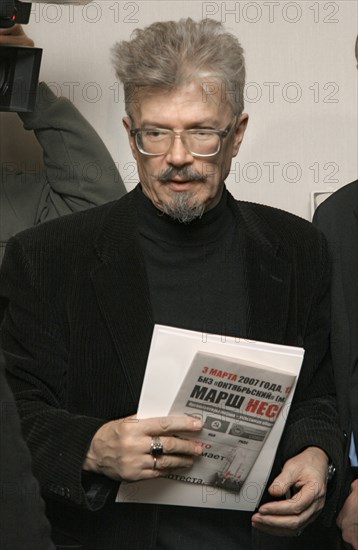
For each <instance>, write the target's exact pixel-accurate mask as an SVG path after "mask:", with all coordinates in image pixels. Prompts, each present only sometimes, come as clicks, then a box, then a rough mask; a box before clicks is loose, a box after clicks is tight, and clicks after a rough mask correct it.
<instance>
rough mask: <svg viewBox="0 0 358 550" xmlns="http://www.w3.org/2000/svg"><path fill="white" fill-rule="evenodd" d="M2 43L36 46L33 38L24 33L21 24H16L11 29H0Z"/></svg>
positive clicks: (0, 42) (0, 41)
mask: <svg viewBox="0 0 358 550" xmlns="http://www.w3.org/2000/svg"><path fill="white" fill-rule="evenodd" d="M0 44H11V45H13V46H31V47H33V46H34V42H33V40H31V38H29V37H28V36H27V34H25V33H24V30H23V28H22V26H21V25H14V26H13V27H11V29H0Z"/></svg>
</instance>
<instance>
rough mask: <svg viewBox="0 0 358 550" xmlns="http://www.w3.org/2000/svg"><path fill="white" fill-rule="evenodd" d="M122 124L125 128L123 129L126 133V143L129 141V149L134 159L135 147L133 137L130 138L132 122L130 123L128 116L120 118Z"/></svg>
mask: <svg viewBox="0 0 358 550" xmlns="http://www.w3.org/2000/svg"><path fill="white" fill-rule="evenodd" d="M122 122H123V126H124V127H125V129H126V131H127V135H128V141H129V145H130V148H131V150H132V155H133V157H134V158H135V159H136V155H137V148H136V145H135V143H134V137H133V136H131V128H132V121H131V119H130V117H129V116H125V117H123V118H122Z"/></svg>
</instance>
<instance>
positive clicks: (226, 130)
mask: <svg viewBox="0 0 358 550" xmlns="http://www.w3.org/2000/svg"><path fill="white" fill-rule="evenodd" d="M236 120H237V116H235V117H234V118H233V119H232V121H231V122H230V124H229V125H228V126H227V127H226V128H224V130H212V129H210V128H189V129H188V130H181V131H180V132H175V131H174V130H171V129H170V128H147V130H150V131H152V132H155V131H156V130H157V131H158V132H163V131H164V132H168V134H169V135H171V138H172V139H171V143H170V146H169V147H168V149H167V151H165V153H148V152H147V151H143V149H141V147H140V145H139V143H138V134H140V132H142V131H143V130H144V128H133V129H131V130H130V131H129V132H130V135H131V136H132V137H134V143H135V144H136V147H137V149H138V151H139V152H140V153H142V155H146V156H148V157H161V156H163V155H166V154H167V153H168V151H170V149H171V148H172V147H173V143H174V140H175V137H176V136H179V137H180V139H181V142H182V144H183V145H184V147H185V148H186V145H185V143H184V141H183V140H182V137H181V136H182V134H184V133H186V134H188V133H192V134H194V133H198V132H200V131H202V132H203V131H204V132H208V133H209V134H216V135H218V136H219V138H220V141H219V145H218V149H217V151H215V153H210V154H206V155H205V154H202V155H201V154H198V153H193V152H192V151H190V150H189V149H187V151H188V152H189V153H190V154H191V155H192V156H193V157H204V158H207V157H214V156H215V155H217V154H218V153H219V152H220V150H221V144H222V140H223V139H225V138H226V137H227V136H228V135H229V133H230V132H231V130H232V128H233V127H234V125H235V122H236Z"/></svg>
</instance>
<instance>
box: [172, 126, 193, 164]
mask: <svg viewBox="0 0 358 550" xmlns="http://www.w3.org/2000/svg"><path fill="white" fill-rule="evenodd" d="M166 157H167V162H168V164H172V165H173V166H182V165H184V164H189V163H191V162H193V160H194V157H193V155H192V154H191V153H190V151H188V150H187V149H186V147H185V145H184V143H183V141H182V139H181V137H180V134H175V135H174V140H173V144H172V146H171V148H170V149H169V151H168V153H167V155H166Z"/></svg>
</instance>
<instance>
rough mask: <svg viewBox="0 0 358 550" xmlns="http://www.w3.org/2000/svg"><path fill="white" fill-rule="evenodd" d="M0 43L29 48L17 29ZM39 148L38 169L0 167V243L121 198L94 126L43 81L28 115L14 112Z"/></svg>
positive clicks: (0, 34)
mask: <svg viewBox="0 0 358 550" xmlns="http://www.w3.org/2000/svg"><path fill="white" fill-rule="evenodd" d="M0 44H14V45H19V46H33V41H32V40H31V39H30V38H29V37H28V36H27V35H26V34H25V33H24V31H23V29H22V27H21V25H15V26H14V27H12V28H11V29H6V30H4V29H3V30H0ZM19 116H20V118H21V119H22V121H23V123H24V128H25V129H26V130H33V131H34V132H35V135H36V138H37V140H38V142H39V144H40V145H41V147H42V149H43V159H44V169H43V170H41V169H39V170H38V171H37V172H36V173H35V172H34V171H31V172H28V173H26V171H25V172H21V171H20V170H18V169H17V168H15V167H14V166H13V165H11V166H9V165H8V163H5V164H4V166H3V167H2V168H1V177H0V185H1V199H2V203H4V206H3V207H2V210H1V217H2V220H1V225H2V229H1V236H0V239H1V240H2V241H6V240H7V238H8V237H9V236H10V235H12V234H14V233H16V232H18V231H21V230H23V229H25V228H27V227H31V226H32V225H36V224H37V223H40V222H43V221H46V220H50V219H53V218H56V217H59V216H62V215H64V214H70V213H72V212H76V211H79V210H84V209H87V208H90V207H92V206H97V205H100V204H104V203H106V202H109V201H112V200H115V199H118V198H120V197H121V196H123V195H124V194H125V192H126V189H125V187H124V184H123V181H122V179H121V177H120V175H119V173H118V170H117V168H116V165H115V163H114V162H113V159H112V157H111V155H110V154H109V152H108V150H107V148H106V146H105V145H104V143H103V141H102V140H101V138H100V137H99V136H98V134H97V133H96V131H95V130H94V128H93V127H92V126H91V125H90V124H89V123H88V122H87V121H86V119H85V118H84V117H83V116H82V115H81V114H80V112H79V111H78V110H77V109H76V107H75V106H74V105H73V104H72V103H71V102H70V101H68V100H67V99H65V98H57V97H56V96H55V94H54V93H53V92H52V91H51V90H50V89H49V87H48V86H47V85H46V84H45V83H40V84H39V87H38V90H37V98H36V104H35V109H34V111H33V112H32V113H19Z"/></svg>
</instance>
